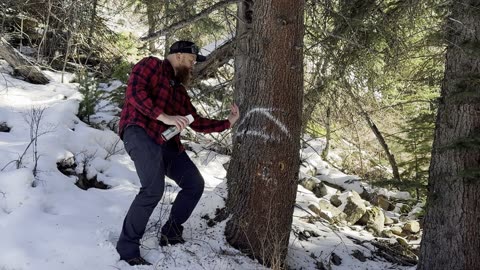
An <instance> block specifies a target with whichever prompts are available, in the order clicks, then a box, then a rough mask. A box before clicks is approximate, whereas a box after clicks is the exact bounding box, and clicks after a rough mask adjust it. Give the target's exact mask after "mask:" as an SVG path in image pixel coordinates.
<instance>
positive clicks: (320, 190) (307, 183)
mask: <svg viewBox="0 0 480 270" xmlns="http://www.w3.org/2000/svg"><path fill="white" fill-rule="evenodd" d="M300 185H302V186H303V187H304V188H306V189H308V190H310V191H311V192H313V194H315V196H317V197H318V198H322V197H323V196H325V195H327V188H326V187H325V185H324V184H323V183H322V182H320V180H318V179H315V178H306V179H304V180H302V181H301V182H300Z"/></svg>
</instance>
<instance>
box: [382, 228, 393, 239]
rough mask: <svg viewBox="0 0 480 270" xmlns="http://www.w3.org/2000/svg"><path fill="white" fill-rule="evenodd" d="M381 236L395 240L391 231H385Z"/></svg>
mask: <svg viewBox="0 0 480 270" xmlns="http://www.w3.org/2000/svg"><path fill="white" fill-rule="evenodd" d="M381 236H383V237H387V238H393V237H395V235H394V234H393V233H392V231H391V230H383V231H382V233H381Z"/></svg>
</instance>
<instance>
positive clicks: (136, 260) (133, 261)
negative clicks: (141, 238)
mask: <svg viewBox="0 0 480 270" xmlns="http://www.w3.org/2000/svg"><path fill="white" fill-rule="evenodd" d="M125 261H126V262H127V263H128V264H130V265H131V266H134V265H152V264H151V263H149V262H147V261H146V260H145V259H144V258H142V257H135V258H132V259H130V260H125Z"/></svg>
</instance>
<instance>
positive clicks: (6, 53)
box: [0, 37, 50, 84]
mask: <svg viewBox="0 0 480 270" xmlns="http://www.w3.org/2000/svg"><path fill="white" fill-rule="evenodd" d="M0 57H1V58H3V59H5V61H7V63H8V64H10V65H11V66H12V67H13V69H14V70H15V72H17V73H19V74H20V75H21V76H22V77H24V78H25V79H26V80H27V81H29V82H31V83H36V84H47V83H49V82H50V80H49V79H48V78H47V77H46V76H45V75H44V74H43V73H42V72H41V71H40V70H39V69H37V68H36V67H34V66H33V65H32V64H31V63H29V62H28V60H27V59H25V57H23V55H22V54H21V53H19V52H18V51H17V50H16V49H15V48H13V47H12V46H11V45H10V44H9V43H8V42H7V41H6V40H5V39H4V38H3V37H0Z"/></svg>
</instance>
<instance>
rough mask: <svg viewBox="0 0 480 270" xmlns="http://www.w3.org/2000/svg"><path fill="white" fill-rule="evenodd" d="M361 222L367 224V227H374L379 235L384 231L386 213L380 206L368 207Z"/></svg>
mask: <svg viewBox="0 0 480 270" xmlns="http://www.w3.org/2000/svg"><path fill="white" fill-rule="evenodd" d="M358 222H359V223H360V224H363V225H366V226H367V229H372V230H373V231H374V232H375V233H376V234H377V235H380V233H381V232H382V231H383V224H384V222H385V215H384V214H383V211H382V209H380V208H379V207H373V208H371V209H368V210H367V211H366V212H365V214H364V215H363V216H362V218H360V220H359V221H358Z"/></svg>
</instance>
